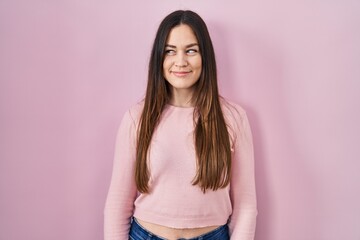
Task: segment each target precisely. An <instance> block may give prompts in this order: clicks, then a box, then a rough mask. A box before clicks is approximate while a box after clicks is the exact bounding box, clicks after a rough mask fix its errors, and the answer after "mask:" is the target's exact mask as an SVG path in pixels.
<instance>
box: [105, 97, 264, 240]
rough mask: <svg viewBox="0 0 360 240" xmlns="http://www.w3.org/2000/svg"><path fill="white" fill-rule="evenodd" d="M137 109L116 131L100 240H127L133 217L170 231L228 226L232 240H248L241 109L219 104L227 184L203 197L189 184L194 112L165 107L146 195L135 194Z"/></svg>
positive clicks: (248, 148)
mask: <svg viewBox="0 0 360 240" xmlns="http://www.w3.org/2000/svg"><path fill="white" fill-rule="evenodd" d="M142 108H143V104H142V103H139V104H137V105H135V106H134V107H132V108H131V109H129V110H128V111H127V112H126V113H125V115H124V117H123V120H122V122H121V124H120V127H119V130H118V134H117V139H116V145H115V157H114V164H113V173H112V177H111V184H110V188H109V192H108V196H107V200H106V204H105V209H104V235H105V240H128V238H129V229H130V220H131V217H132V216H134V217H136V218H138V219H141V220H143V221H147V222H151V223H155V224H159V225H163V226H167V227H171V228H198V227H206V226H214V225H224V224H226V223H228V224H229V229H230V238H231V239H232V240H253V239H254V235H255V225H256V216H257V208H256V192H255V179H254V153H253V142H252V134H251V130H250V125H249V122H248V118H247V115H246V112H245V111H244V109H243V108H241V107H240V106H239V105H236V104H234V103H228V102H225V101H222V110H223V113H224V117H225V120H226V123H227V125H228V129H229V133H230V139H231V152H232V172H231V181H230V184H229V185H228V186H227V187H225V188H223V189H219V190H216V191H212V190H207V191H206V193H205V194H204V193H203V192H202V191H201V189H200V187H199V186H194V185H192V183H191V182H192V180H193V179H194V176H195V174H196V153H195V147H194V142H193V131H194V121H193V111H194V108H181V107H175V106H171V105H167V106H166V107H165V109H164V111H163V113H162V116H161V120H160V123H159V125H158V126H157V128H156V129H155V132H154V134H153V137H152V141H151V144H150V150H149V155H148V157H149V159H148V161H149V163H148V167H149V170H150V180H149V187H150V193H148V194H142V193H139V192H138V191H137V188H136V185H135V177H134V171H135V169H134V166H135V165H134V164H135V156H136V154H135V151H136V137H137V129H138V124H139V119H140V115H141V112H142Z"/></svg>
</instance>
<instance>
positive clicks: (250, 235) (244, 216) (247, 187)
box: [229, 108, 257, 240]
mask: <svg viewBox="0 0 360 240" xmlns="http://www.w3.org/2000/svg"><path fill="white" fill-rule="evenodd" d="M238 113H239V115H238V114H235V115H236V116H239V118H238V119H237V124H235V125H236V126H235V127H234V128H235V129H234V130H235V136H236V139H235V141H234V145H233V148H234V153H233V161H232V177H231V182H230V197H231V201H232V207H233V212H232V215H231V217H230V223H229V229H230V239H232V240H253V239H254V236H255V227H256V216H257V206H256V191H255V176H254V150H253V141H252V133H251V129H250V125H249V121H248V118H247V115H246V112H245V111H244V110H243V109H242V108H240V109H239V108H238Z"/></svg>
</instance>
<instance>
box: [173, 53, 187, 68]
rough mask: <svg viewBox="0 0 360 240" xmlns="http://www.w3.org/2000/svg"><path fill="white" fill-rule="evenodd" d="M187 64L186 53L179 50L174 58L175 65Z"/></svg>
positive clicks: (184, 65) (182, 65) (183, 65)
mask: <svg viewBox="0 0 360 240" xmlns="http://www.w3.org/2000/svg"><path fill="white" fill-rule="evenodd" d="M187 65H188V62H187V56H186V54H184V53H182V52H179V53H178V54H177V56H176V59H175V66H176V67H186V66H187Z"/></svg>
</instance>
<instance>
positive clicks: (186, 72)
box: [172, 71, 191, 77]
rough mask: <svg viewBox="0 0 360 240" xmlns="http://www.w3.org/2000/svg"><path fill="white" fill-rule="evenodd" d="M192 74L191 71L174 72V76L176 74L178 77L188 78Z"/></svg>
mask: <svg viewBox="0 0 360 240" xmlns="http://www.w3.org/2000/svg"><path fill="white" fill-rule="evenodd" d="M190 73H191V71H172V74H174V75H175V76H177V77H186V76H187V75H188V74H190Z"/></svg>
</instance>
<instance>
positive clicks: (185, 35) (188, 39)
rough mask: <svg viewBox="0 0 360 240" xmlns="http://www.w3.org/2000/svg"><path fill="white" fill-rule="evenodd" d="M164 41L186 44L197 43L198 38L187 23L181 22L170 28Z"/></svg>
mask: <svg viewBox="0 0 360 240" xmlns="http://www.w3.org/2000/svg"><path fill="white" fill-rule="evenodd" d="M166 43H167V44H170V45H188V44H192V43H198V40H197V38H196V36H195V34H194V32H193V30H192V29H191V27H190V26H189V25H186V24H181V25H178V26H176V27H174V28H173V29H171V31H170V33H169V36H168V38H167V41H166Z"/></svg>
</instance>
